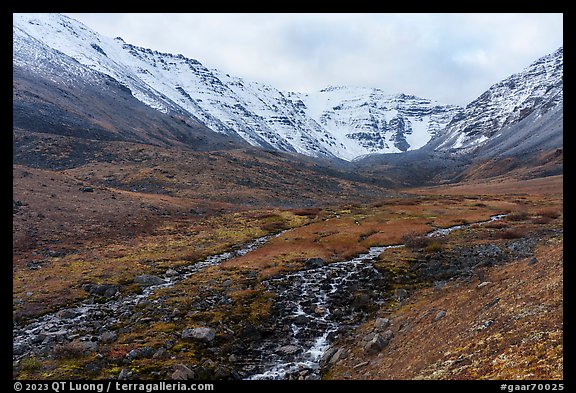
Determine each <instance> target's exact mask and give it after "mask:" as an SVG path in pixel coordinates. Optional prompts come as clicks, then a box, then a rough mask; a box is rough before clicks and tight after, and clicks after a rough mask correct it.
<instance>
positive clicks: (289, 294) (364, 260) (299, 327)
mask: <svg viewBox="0 0 576 393" xmlns="http://www.w3.org/2000/svg"><path fill="white" fill-rule="evenodd" d="M504 216H505V215H495V216H492V217H491V218H490V220H487V221H483V222H478V223H474V224H485V223H488V222H491V221H495V220H499V219H501V218H503V217H504ZM470 225H473V224H464V225H456V226H453V227H450V228H440V229H435V230H434V231H432V232H430V233H428V234H427V236H429V237H436V236H445V235H447V234H448V233H450V232H452V231H454V230H457V229H462V228H464V227H468V226H470ZM282 233H283V232H281V233H280V234H276V235H269V236H265V237H261V238H258V239H256V240H254V241H252V242H250V243H248V244H246V245H244V246H242V247H241V248H239V249H237V250H234V251H230V252H225V253H222V254H218V255H215V256H211V257H208V258H206V259H205V260H204V261H201V262H199V263H195V264H192V265H189V266H184V267H180V268H178V269H175V271H174V272H173V273H172V274H170V275H167V274H166V275H164V277H163V280H164V281H163V282H162V283H161V284H158V285H150V286H147V287H145V288H143V291H142V293H140V294H133V295H127V296H122V295H118V294H116V296H115V298H113V299H111V300H109V301H106V302H104V303H95V302H94V301H93V300H87V301H84V302H82V303H81V304H79V305H78V306H76V307H71V308H66V309H62V310H59V311H58V312H54V313H50V314H46V315H44V316H42V317H39V318H37V319H35V320H33V321H31V322H29V323H28V324H27V325H25V326H20V325H17V324H16V323H15V324H14V327H13V349H14V353H13V360H14V361H16V360H19V359H22V358H24V357H26V356H31V355H36V354H47V353H49V351H50V350H51V349H52V348H53V347H54V345H55V344H57V343H62V342H67V341H71V340H74V339H76V340H80V341H81V342H84V343H86V345H87V346H89V345H91V344H90V343H93V342H96V341H98V340H99V339H100V338H99V337H100V333H101V332H102V331H105V330H106V329H107V328H108V327H111V326H113V325H114V324H117V323H118V322H119V321H124V320H130V318H134V314H135V313H136V314H137V306H138V304H139V303H141V302H143V301H149V300H148V299H147V298H148V297H149V296H150V295H151V294H152V293H154V292H155V291H156V290H158V289H160V288H164V287H168V286H173V285H175V284H176V283H178V282H180V281H182V280H184V279H186V278H188V277H190V276H191V275H192V274H195V273H197V272H198V271H200V270H202V269H204V268H206V267H208V266H213V265H217V264H219V263H222V262H224V261H226V260H228V259H231V258H234V257H237V256H241V255H244V254H246V253H248V252H250V251H252V250H255V249H256V248H258V247H260V246H262V245H263V244H265V243H266V242H267V241H268V240H270V239H271V238H272V237H274V236H280V235H282ZM397 247H403V245H402V244H399V245H392V246H383V247H371V248H370V249H369V250H368V252H367V253H365V254H361V255H359V256H357V257H355V258H353V259H351V260H348V261H342V262H335V263H330V264H325V263H324V262H323V261H322V260H320V259H317V261H316V263H315V264H313V265H311V266H308V268H307V269H305V270H300V271H297V272H293V273H289V274H286V275H283V276H282V277H278V278H272V279H269V280H267V281H264V282H263V285H265V286H266V287H267V289H268V290H269V291H270V292H272V293H273V294H274V299H275V302H274V306H273V315H274V321H273V322H270V323H272V324H273V325H272V326H271V327H270V329H271V331H274V334H271V335H270V336H269V337H263V338H262V339H260V340H256V341H255V342H253V343H249V344H247V348H246V353H245V355H244V356H243V357H241V358H239V359H238V367H239V370H240V373H239V375H240V376H241V377H242V378H243V379H296V378H300V379H319V378H320V361H321V359H322V356H323V355H324V353H325V352H326V350H327V349H328V348H329V346H330V343H331V342H332V341H333V340H334V339H335V338H337V337H338V336H339V335H342V334H344V333H345V332H346V331H349V330H351V329H353V328H355V327H357V326H358V325H359V324H361V323H362V322H363V321H364V320H365V318H366V316H367V311H368V310H369V308H370V307H375V306H377V305H379V304H383V303H385V302H386V301H388V300H390V299H389V298H388V297H389V296H390V295H386V293H387V292H386V290H385V289H386V287H387V285H388V284H389V279H390V278H389V277H384V276H383V275H382V273H381V272H379V271H378V270H377V269H375V268H374V266H373V263H372V262H373V261H374V260H375V259H377V258H378V256H379V255H380V254H382V253H383V252H385V251H386V250H387V249H390V248H397Z"/></svg>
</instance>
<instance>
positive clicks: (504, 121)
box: [433, 47, 564, 154]
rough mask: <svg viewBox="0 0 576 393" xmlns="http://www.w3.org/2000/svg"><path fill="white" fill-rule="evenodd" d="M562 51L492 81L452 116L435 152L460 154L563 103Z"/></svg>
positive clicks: (558, 50)
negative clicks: (506, 76) (504, 129)
mask: <svg viewBox="0 0 576 393" xmlns="http://www.w3.org/2000/svg"><path fill="white" fill-rule="evenodd" d="M563 64H564V50H563V48H562V47H560V48H559V49H557V50H556V51H555V52H554V53H551V54H548V55H546V56H543V57H541V58H540V59H538V60H536V61H535V62H534V63H532V64H531V65H530V66H528V67H527V68H526V69H524V70H523V71H521V72H519V73H516V74H513V75H511V76H509V77H508V78H506V79H504V80H502V81H500V82H498V83H495V84H494V85H492V86H491V87H490V88H489V89H488V90H487V91H486V92H484V93H483V94H482V95H480V97H478V98H477V99H475V100H474V101H472V102H471V103H470V104H468V105H467V106H466V108H464V109H463V110H461V111H460V112H458V113H457V114H456V116H454V118H453V119H452V121H451V122H450V124H449V125H448V126H447V127H446V130H444V131H443V132H442V135H441V136H440V137H439V138H438V139H437V140H434V141H433V144H434V147H435V149H436V150H439V151H455V152H459V153H461V154H463V153H466V152H468V151H472V150H474V149H476V148H477V147H478V146H481V145H482V144H484V143H486V142H487V141H488V140H489V139H491V138H492V137H493V136H494V135H496V134H497V133H498V132H499V131H500V130H502V129H503V128H504V127H507V126H510V125H513V124H516V123H518V122H520V121H522V120H523V119H525V118H527V117H528V116H529V115H531V114H533V113H534V116H533V117H534V120H536V119H537V118H538V117H540V116H541V115H543V114H544V113H546V112H547V111H549V110H551V109H553V108H555V107H556V106H558V105H560V104H562V102H563V72H564V66H563Z"/></svg>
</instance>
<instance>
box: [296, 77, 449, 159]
mask: <svg viewBox="0 0 576 393" xmlns="http://www.w3.org/2000/svg"><path fill="white" fill-rule="evenodd" d="M292 97H294V98H297V99H300V100H301V101H302V102H304V103H305V109H304V110H305V111H306V112H307V114H308V115H309V116H310V117H312V118H313V119H314V120H316V121H317V122H318V123H319V124H320V125H321V126H323V127H324V128H326V129H327V130H330V133H331V134H332V135H333V136H334V137H335V138H336V140H337V141H338V142H339V144H338V146H341V147H342V146H344V147H345V149H344V150H343V151H341V152H339V155H340V156H346V155H348V154H350V153H351V155H348V158H356V157H359V156H363V155H367V154H371V153H399V152H403V151H408V150H414V149H418V148H420V147H422V146H424V145H425V144H426V143H427V142H428V141H429V140H430V139H431V138H432V137H433V136H434V135H436V134H437V133H438V132H439V131H440V130H441V129H442V128H444V127H445V126H446V125H447V124H448V122H449V121H450V120H451V119H452V117H453V116H454V114H455V113H456V112H457V110H458V109H460V108H459V107H457V106H448V105H440V104H438V103H436V102H433V101H431V100H428V99H423V98H418V97H415V96H411V95H406V94H386V93H385V92H383V91H382V90H380V89H375V88H350V87H329V88H326V89H323V90H321V91H319V92H317V93H312V94H306V95H304V94H297V93H292Z"/></svg>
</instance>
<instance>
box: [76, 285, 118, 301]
mask: <svg viewBox="0 0 576 393" xmlns="http://www.w3.org/2000/svg"><path fill="white" fill-rule="evenodd" d="M82 289H83V290H85V291H87V292H88V293H90V294H91V295H96V296H102V297H106V298H111V297H114V295H116V292H118V289H119V286H118V285H115V284H84V285H82Z"/></svg>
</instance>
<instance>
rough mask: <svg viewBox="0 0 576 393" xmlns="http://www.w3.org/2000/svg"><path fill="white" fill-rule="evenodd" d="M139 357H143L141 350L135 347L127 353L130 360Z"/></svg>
mask: <svg viewBox="0 0 576 393" xmlns="http://www.w3.org/2000/svg"><path fill="white" fill-rule="evenodd" d="M139 357H141V356H140V351H139V350H137V349H133V350H131V351H130V352H128V353H127V354H126V359H128V360H134V359H138V358H139Z"/></svg>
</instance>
